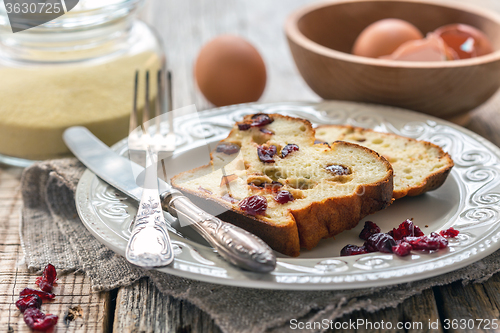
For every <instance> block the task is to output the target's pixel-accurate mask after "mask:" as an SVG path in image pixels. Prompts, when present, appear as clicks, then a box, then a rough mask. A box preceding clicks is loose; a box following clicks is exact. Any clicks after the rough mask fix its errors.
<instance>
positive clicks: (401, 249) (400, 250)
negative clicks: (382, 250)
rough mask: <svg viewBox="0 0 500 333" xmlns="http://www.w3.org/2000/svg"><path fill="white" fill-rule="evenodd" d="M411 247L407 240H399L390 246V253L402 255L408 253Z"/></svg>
mask: <svg viewBox="0 0 500 333" xmlns="http://www.w3.org/2000/svg"><path fill="white" fill-rule="evenodd" d="M411 250H412V247H411V245H410V244H409V243H407V242H401V243H399V244H397V245H395V246H393V247H392V253H394V254H395V255H397V256H399V257H404V256H407V255H409V254H410V252H411Z"/></svg>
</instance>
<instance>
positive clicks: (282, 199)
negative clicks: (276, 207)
mask: <svg viewBox="0 0 500 333" xmlns="http://www.w3.org/2000/svg"><path fill="white" fill-rule="evenodd" d="M274 200H276V201H277V202H278V203H280V204H286V203H287V202H290V201H293V200H294V197H293V195H292V193H290V192H288V191H279V192H278V194H277V195H276V197H275V198H274Z"/></svg>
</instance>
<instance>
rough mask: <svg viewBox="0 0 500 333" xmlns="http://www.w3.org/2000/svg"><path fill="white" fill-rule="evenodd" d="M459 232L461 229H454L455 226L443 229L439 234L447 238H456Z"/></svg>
mask: <svg viewBox="0 0 500 333" xmlns="http://www.w3.org/2000/svg"><path fill="white" fill-rule="evenodd" d="M459 233H460V231H458V230H457V229H454V228H453V227H451V228H448V229H446V230H441V231H440V232H439V234H440V235H441V236H443V237H445V238H455V237H457V236H458V234H459Z"/></svg>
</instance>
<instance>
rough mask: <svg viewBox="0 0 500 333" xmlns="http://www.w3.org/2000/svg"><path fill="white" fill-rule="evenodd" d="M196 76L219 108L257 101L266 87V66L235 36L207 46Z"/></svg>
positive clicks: (222, 37) (201, 52)
mask: <svg viewBox="0 0 500 333" xmlns="http://www.w3.org/2000/svg"><path fill="white" fill-rule="evenodd" d="M194 75H195V79H196V82H197V84H198V87H199V88H200V90H201V92H202V93H203V95H204V96H205V97H206V98H207V99H208V100H209V101H210V102H211V103H213V104H215V105H216V106H224V105H230V104H238V103H247V102H255V101H257V100H258V99H259V98H260V96H261V95H262V93H263V92H264V88H265V87H266V66H265V64H264V61H263V60H262V57H261V56H260V54H259V52H258V51H257V50H256V49H255V47H253V45H252V44H250V43H249V42H247V41H246V40H245V39H243V38H241V37H239V36H234V35H222V36H219V37H217V38H215V39H213V40H211V41H210V42H208V43H207V44H205V46H203V48H202V49H201V51H200V53H199V54H198V58H197V60H196V63H195V67H194Z"/></svg>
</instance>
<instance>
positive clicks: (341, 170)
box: [325, 164, 351, 176]
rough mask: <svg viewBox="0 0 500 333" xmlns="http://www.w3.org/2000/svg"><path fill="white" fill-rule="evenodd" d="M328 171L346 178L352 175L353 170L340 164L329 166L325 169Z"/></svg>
mask: <svg viewBox="0 0 500 333" xmlns="http://www.w3.org/2000/svg"><path fill="white" fill-rule="evenodd" d="M325 169H326V170H327V171H329V172H331V173H333V174H334V175H336V176H345V175H350V174H351V169H349V167H346V166H343V165H340V164H332V165H328V166H326V168H325Z"/></svg>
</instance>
